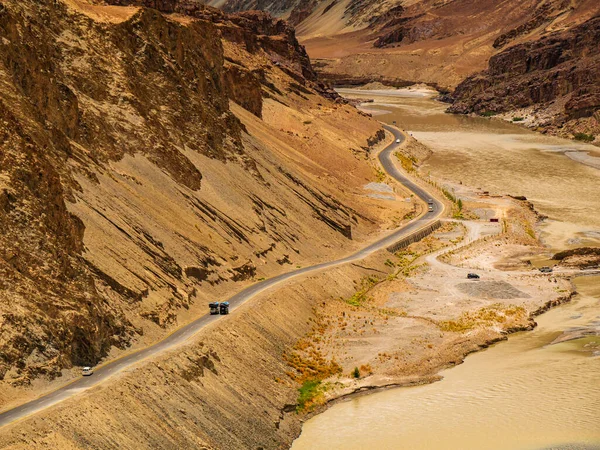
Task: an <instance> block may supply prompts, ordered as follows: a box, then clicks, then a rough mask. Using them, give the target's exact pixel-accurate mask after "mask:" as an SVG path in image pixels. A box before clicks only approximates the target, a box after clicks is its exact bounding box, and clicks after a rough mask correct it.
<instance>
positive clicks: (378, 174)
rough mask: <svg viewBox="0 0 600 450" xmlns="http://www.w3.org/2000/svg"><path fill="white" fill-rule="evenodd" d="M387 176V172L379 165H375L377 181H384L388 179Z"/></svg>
mask: <svg viewBox="0 0 600 450" xmlns="http://www.w3.org/2000/svg"><path fill="white" fill-rule="evenodd" d="M386 178H387V175H386V174H385V172H384V171H383V170H381V169H380V168H379V167H375V179H376V180H377V182H378V183H383V182H384V181H385V180H386Z"/></svg>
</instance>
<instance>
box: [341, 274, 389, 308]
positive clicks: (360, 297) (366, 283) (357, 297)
mask: <svg viewBox="0 0 600 450" xmlns="http://www.w3.org/2000/svg"><path fill="white" fill-rule="evenodd" d="M379 281H380V280H379V278H377V277H375V276H369V277H364V278H362V279H361V280H360V284H359V288H358V290H357V291H356V292H355V293H354V294H353V295H352V297H350V298H347V299H345V300H344V301H345V302H346V303H348V304H349V305H352V306H357V307H358V306H361V305H362V304H363V303H365V301H367V300H368V299H369V297H368V296H367V292H368V291H369V290H370V289H371V288H372V287H373V286H375V285H376V284H377V283H379Z"/></svg>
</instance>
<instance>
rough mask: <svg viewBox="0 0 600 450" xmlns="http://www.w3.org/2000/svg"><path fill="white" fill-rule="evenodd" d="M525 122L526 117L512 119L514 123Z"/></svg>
mask: <svg viewBox="0 0 600 450" xmlns="http://www.w3.org/2000/svg"><path fill="white" fill-rule="evenodd" d="M523 120H525V118H524V117H513V118H512V121H513V122H522V121H523Z"/></svg>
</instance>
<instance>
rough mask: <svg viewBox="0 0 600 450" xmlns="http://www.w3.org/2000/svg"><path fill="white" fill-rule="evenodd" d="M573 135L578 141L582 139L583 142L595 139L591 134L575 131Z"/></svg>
mask: <svg viewBox="0 0 600 450" xmlns="http://www.w3.org/2000/svg"><path fill="white" fill-rule="evenodd" d="M573 136H574V137H575V139H577V140H578V141H583V142H592V141H593V140H594V139H595V137H594V135H593V134H585V133H575V134H574V135H573Z"/></svg>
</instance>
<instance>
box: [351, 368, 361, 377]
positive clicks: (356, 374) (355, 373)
mask: <svg viewBox="0 0 600 450" xmlns="http://www.w3.org/2000/svg"><path fill="white" fill-rule="evenodd" d="M352 377H353V378H360V370H358V367H355V368H354V370H353V371H352Z"/></svg>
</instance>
